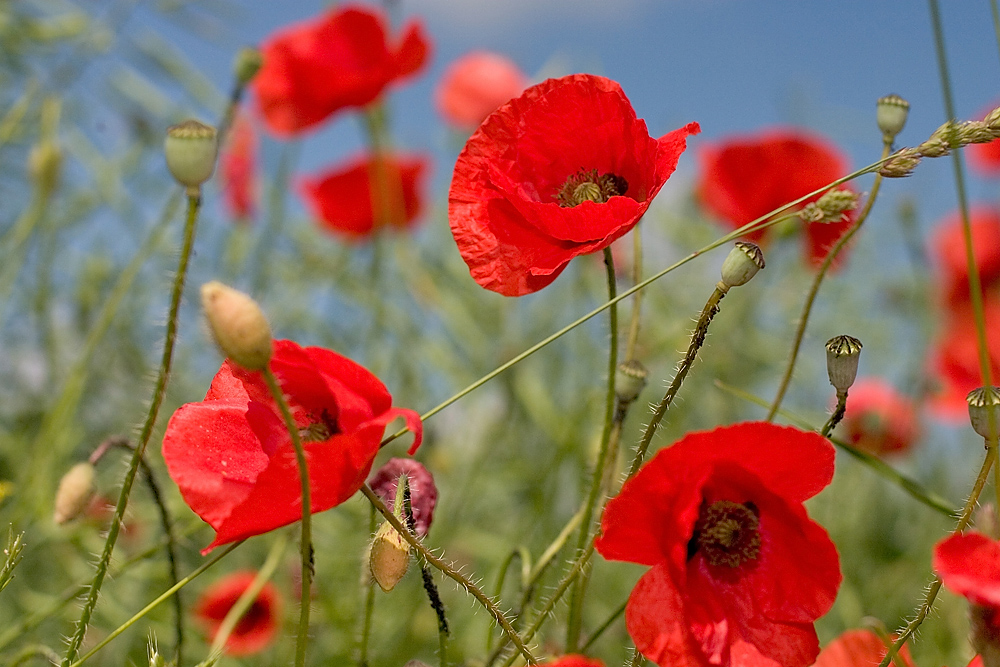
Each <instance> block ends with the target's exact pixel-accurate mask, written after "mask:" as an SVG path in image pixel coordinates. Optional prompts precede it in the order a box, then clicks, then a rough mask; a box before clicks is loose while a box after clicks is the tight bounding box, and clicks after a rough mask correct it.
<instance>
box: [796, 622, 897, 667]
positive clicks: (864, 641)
mask: <svg viewBox="0 0 1000 667" xmlns="http://www.w3.org/2000/svg"><path fill="white" fill-rule="evenodd" d="M889 639H890V640H891V641H895V637H892V636H890V637H889ZM887 652H888V649H887V648H886V645H885V642H883V641H882V639H881V638H880V637H879V636H878V635H877V634H875V633H874V632H872V631H871V630H848V631H847V632H845V633H843V634H841V635H840V636H839V637H837V638H836V639H834V640H833V641H832V642H830V643H829V644H827V645H826V646H824V647H823V650H822V651H820V652H819V657H818V658H816V664H815V665H814V667H878V665H879V664H880V663H881V662H882V659H883V658H884V657H885V654H886V653H887ZM897 655H898V656H899V659H901V660H902V664H904V665H906V666H907V667H914V664H913V658H912V657H911V656H910V649H909V648H908V647H907V646H906V645H903V647H902V648H901V649H899V653H898V654H897ZM891 664H897V663H896V661H895V660H894V661H893V662H892V663H891Z"/></svg>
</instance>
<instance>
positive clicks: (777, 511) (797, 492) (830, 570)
mask: <svg viewBox="0 0 1000 667" xmlns="http://www.w3.org/2000/svg"><path fill="white" fill-rule="evenodd" d="M833 463H834V451H833V447H832V446H831V445H830V443H829V442H827V441H826V439H825V438H823V437H821V436H820V435H818V434H816V433H807V432H804V431H799V430H797V429H794V428H790V427H782V426H776V425H774V424H769V423H764V422H753V423H744V424H736V425H734V426H729V427H723V428H718V429H716V430H714V431H710V432H705V433H690V434H688V435H686V436H684V437H683V438H682V439H681V440H679V441H678V442H677V443H676V444H674V445H673V446H671V447H669V448H667V449H664V450H662V451H660V452H659V453H658V454H657V455H656V456H655V457H654V458H653V459H652V460H650V461H649V463H647V464H646V465H645V466H643V468H642V469H641V470H640V471H639V473H638V474H637V475H636V476H635V477H633V478H632V479H630V480H629V481H627V482H626V483H625V485H624V486H623V487H622V491H621V493H620V494H619V495H618V496H617V497H616V498H613V499H611V501H610V502H608V505H607V507H606V509H605V512H604V518H603V520H602V523H601V529H602V535H601V536H600V537H599V538H598V540H597V544H596V546H597V550H598V551H599V552H600V553H601V554H602V555H603V556H604V557H605V558H608V559H610V560H624V561H630V562H633V563H639V564H641V565H648V566H650V567H651V568H652V569H650V570H649V571H648V572H647V573H646V574H645V575H643V577H642V578H641V579H640V580H639V583H638V584H636V586H635V588H634V589H633V590H632V594H631V595H630V596H629V600H628V605H627V607H626V608H625V625H626V627H627V629H628V632H629V635H630V636H631V637H632V640H633V641H634V642H635V645H636V647H637V648H638V649H639V650H640V651H641V652H642V653H643V655H645V656H646V657H647V658H649V659H650V660H653V661H654V662H656V664H658V665H660V667H705V665H718V666H720V667H729V666H730V665H732V666H734V667H746V666H748V665H753V666H764V665H768V666H771V667H776V666H778V665H780V666H781V667H807V666H808V665H811V664H813V661H814V660H815V659H816V655H817V654H818V653H819V641H818V640H817V638H816V631H815V629H814V628H813V621H815V620H816V619H817V618H819V617H820V616H822V615H823V614H825V613H826V612H827V611H828V610H829V609H830V607H831V606H832V605H833V601H834V598H835V597H836V595H837V589H838V587H839V586H840V581H841V575H840V565H839V559H838V557H837V549H836V547H834V545H833V543H832V542H831V541H830V538H829V537H828V536H827V534H826V531H825V530H823V528H822V527H821V526H819V524H816V523H814V522H813V521H812V520H811V519H809V517H808V515H807V514H806V511H805V509H804V508H803V506H802V502H803V501H804V500H806V499H808V498H811V497H812V496H814V495H816V494H817V493H818V492H819V491H820V490H821V489H823V487H825V486H826V485H827V484H829V483H830V480H831V478H832V477H833Z"/></svg>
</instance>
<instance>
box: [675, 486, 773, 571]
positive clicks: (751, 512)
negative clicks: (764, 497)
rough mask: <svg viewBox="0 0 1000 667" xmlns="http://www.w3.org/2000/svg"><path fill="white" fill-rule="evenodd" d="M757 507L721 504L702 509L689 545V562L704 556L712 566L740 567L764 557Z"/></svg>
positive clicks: (727, 501) (728, 501)
mask: <svg viewBox="0 0 1000 667" xmlns="http://www.w3.org/2000/svg"><path fill="white" fill-rule="evenodd" d="M756 509H757V508H756V506H754V505H753V504H752V503H746V504H740V503H736V502H732V501H730V500H720V501H718V502H715V503H712V504H711V505H710V506H708V507H702V509H701V512H700V513H699V515H698V521H697V523H695V530H694V534H693V535H692V536H691V541H690V542H689V543H688V559H691V558H693V557H694V555H695V554H697V553H701V554H702V556H704V557H705V560H707V561H708V562H709V563H711V564H712V565H725V566H728V567H739V566H740V565H742V564H743V563H745V562H747V561H750V560H756V559H757V557H758V556H759V555H760V530H759V528H758V526H759V521H758V519H757V512H756Z"/></svg>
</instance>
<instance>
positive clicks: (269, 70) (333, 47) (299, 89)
mask: <svg viewBox="0 0 1000 667" xmlns="http://www.w3.org/2000/svg"><path fill="white" fill-rule="evenodd" d="M386 24H387V20H386V18H385V16H384V15H382V14H381V13H376V12H375V11H373V10H372V9H370V8H367V7H361V6H347V7H339V8H335V9H332V10H330V11H328V12H327V13H326V14H324V15H323V16H320V17H318V18H316V19H313V20H311V21H306V22H303V23H298V24H295V25H293V26H289V27H287V28H285V29H283V30H281V31H279V32H278V33H276V34H274V35H273V36H272V37H270V38H269V39H268V40H267V41H266V42H264V44H263V46H262V47H261V52H262V54H263V57H264V66H263V67H262V68H261V70H260V72H258V73H257V76H256V77H255V78H254V80H253V88H254V90H255V91H256V94H257V102H258V105H259V107H260V110H261V112H262V113H263V116H264V120H265V121H266V122H267V126H268V127H269V128H270V129H271V131H272V132H274V133H275V134H277V135H279V136H289V135H293V134H295V133H297V132H300V131H302V130H305V129H307V128H310V127H312V126H314V125H316V124H317V123H321V122H323V121H324V120H326V119H327V118H328V117H329V116H330V115H331V114H333V113H335V112H336V111H339V110H340V109H344V108H347V107H362V106H365V105H367V104H370V103H371V102H373V101H375V99H376V98H377V97H378V96H379V95H380V94H381V93H382V90H383V89H384V88H385V87H386V86H387V85H388V84H390V83H391V82H393V81H395V80H397V79H402V78H404V77H407V76H409V75H411V74H414V73H415V72H416V71H417V70H419V69H420V67H421V66H422V65H423V64H424V61H425V60H426V59H427V54H428V51H429V50H430V44H429V43H428V40H427V38H426V36H425V35H424V29H423V25H422V24H421V23H420V22H419V21H411V22H409V23H408V24H407V25H406V26H404V28H403V36H402V38H401V39H400V40H399V43H398V44H390V43H389V41H388V38H387V36H386Z"/></svg>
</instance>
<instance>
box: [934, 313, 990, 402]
mask: <svg viewBox="0 0 1000 667" xmlns="http://www.w3.org/2000/svg"><path fill="white" fill-rule="evenodd" d="M984 306H985V312H984V315H985V320H986V345H987V352H988V354H989V358H990V363H991V365H992V372H993V377H994V379H996V378H1000V301H996V300H993V299H990V300H987V301H986V302H985V303H984ZM930 373H931V375H932V376H933V377H935V378H936V379H937V381H938V383H939V385H940V387H939V390H938V392H937V395H936V396H935V397H934V398H933V400H932V402H931V407H932V408H933V410H934V412H935V413H936V414H937V415H938V416H940V417H944V418H948V419H965V418H966V417H967V415H968V410H969V406H968V404H967V403H966V402H965V397H966V396H967V395H968V393H969V392H970V391H972V390H973V389H976V388H977V387H981V386H983V379H982V375H981V374H980V371H979V344H978V339H977V337H976V323H975V319H974V318H973V315H972V308H971V307H969V306H966V307H964V308H962V309H961V310H956V311H955V312H954V313H952V314H951V315H950V316H949V321H948V322H947V324H946V325H945V329H944V331H943V333H942V334H941V335H940V336H939V338H938V340H937V342H936V343H935V345H934V350H933V351H932V354H931V363H930Z"/></svg>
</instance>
